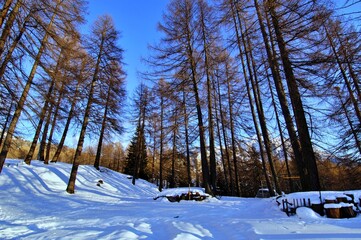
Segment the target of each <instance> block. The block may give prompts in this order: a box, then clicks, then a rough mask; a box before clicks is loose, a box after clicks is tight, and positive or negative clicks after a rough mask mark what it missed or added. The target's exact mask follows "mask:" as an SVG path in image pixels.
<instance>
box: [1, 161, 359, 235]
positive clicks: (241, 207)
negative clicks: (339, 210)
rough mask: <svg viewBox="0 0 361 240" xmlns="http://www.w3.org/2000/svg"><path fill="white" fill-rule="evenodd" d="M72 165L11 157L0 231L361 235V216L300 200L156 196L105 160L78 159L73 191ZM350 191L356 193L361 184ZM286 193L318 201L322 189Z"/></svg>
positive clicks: (3, 189)
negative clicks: (338, 214)
mask: <svg viewBox="0 0 361 240" xmlns="http://www.w3.org/2000/svg"><path fill="white" fill-rule="evenodd" d="M70 169H71V165H69V164H65V163H51V164H50V165H44V164H43V163H42V162H39V161H32V163H31V165H30V166H28V165H25V164H23V163H22V162H21V161H18V160H7V161H6V163H5V165H4V168H3V171H2V173H1V174H0V191H1V195H2V198H1V202H0V239H157V240H162V239H347V238H350V239H361V218H360V216H357V217H355V218H350V219H330V218H326V217H322V216H320V215H318V214H317V213H314V212H313V211H312V210H311V209H309V208H305V207H301V208H298V209H297V213H296V215H293V216H290V217H288V216H287V215H286V214H285V213H284V212H282V211H281V210H280V207H279V206H278V205H277V203H276V200H275V199H274V198H269V199H258V198H235V197H222V198H221V199H216V198H207V199H206V200H205V201H200V202H197V201H180V202H179V203H178V202H176V203H170V202H168V200H167V199H166V198H160V199H157V200H153V198H154V197H155V196H157V195H161V194H164V193H159V192H158V190H157V187H156V186H154V185H152V184H150V183H148V182H146V181H143V180H137V182H136V185H135V186H133V185H132V184H131V179H130V178H128V176H127V175H124V174H119V173H117V172H114V171H111V170H108V169H106V168H102V169H101V171H97V170H96V169H95V168H93V167H92V166H80V168H79V172H78V177H77V182H76V193H75V194H68V193H66V191H65V189H66V185H67V181H68V178H69V173H70ZM99 180H102V182H103V183H102V184H98V183H99ZM97 185H100V186H97ZM168 193H169V191H168ZM342 193H343V192H325V193H324V196H322V197H332V196H336V195H337V194H342ZM352 193H354V194H355V197H356V199H357V200H358V199H359V197H360V195H361V192H360V191H354V192H352ZM288 197H289V198H290V199H292V198H302V197H307V198H310V199H311V200H312V201H317V199H319V193H318V192H312V193H297V194H292V195H289V196H288Z"/></svg>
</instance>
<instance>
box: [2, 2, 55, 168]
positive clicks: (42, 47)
mask: <svg viewBox="0 0 361 240" xmlns="http://www.w3.org/2000/svg"><path fill="white" fill-rule="evenodd" d="M19 2H20V0H19ZM57 7H58V5H57ZM55 12H56V11H55ZM55 15H56V14H53V16H52V18H51V20H50V22H49V24H48V26H47V30H50V28H51V27H52V25H53V22H54V19H55ZM48 32H49V31H46V33H45V35H44V37H43V39H42V41H41V45H40V48H39V51H38V53H37V55H36V57H35V60H34V64H33V66H32V69H31V71H30V74H29V77H28V80H27V82H26V84H25V86H24V90H23V92H22V94H21V97H20V99H19V101H18V104H17V106H16V109H15V112H14V116H13V118H12V120H11V123H10V126H9V129H8V132H7V134H6V137H5V141H4V144H3V147H2V150H1V153H0V173H1V171H2V168H3V166H4V162H5V159H6V156H7V154H8V151H9V149H10V145H11V142H12V138H13V135H14V132H15V128H16V125H17V123H18V120H19V118H20V115H21V112H22V111H23V108H24V104H25V100H26V98H27V96H28V93H29V91H30V87H31V85H32V83H33V80H34V77H35V73H36V70H37V67H38V65H39V63H40V58H41V56H42V54H43V52H44V50H45V45H46V44H47V42H48V37H49V34H48ZM0 55H1V54H0Z"/></svg>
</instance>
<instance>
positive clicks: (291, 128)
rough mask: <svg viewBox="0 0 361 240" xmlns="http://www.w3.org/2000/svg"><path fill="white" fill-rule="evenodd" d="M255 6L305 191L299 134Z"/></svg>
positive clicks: (261, 19) (260, 16)
mask: <svg viewBox="0 0 361 240" xmlns="http://www.w3.org/2000/svg"><path fill="white" fill-rule="evenodd" d="M254 4H255V8H256V12H257V17H258V21H259V25H260V29H261V33H262V37H263V42H264V44H265V49H266V52H267V59H268V63H269V65H270V67H271V72H272V77H273V81H274V83H275V87H276V91H277V96H278V100H279V102H280V106H281V110H282V114H283V116H284V119H285V122H286V127H287V131H288V135H289V137H290V141H291V146H292V150H293V153H294V156H295V160H296V164H297V169H298V173H299V175H300V180H301V184H302V188H303V189H305V188H306V179H305V178H306V177H305V174H304V173H305V171H306V170H305V164H304V162H303V157H302V152H301V146H300V143H299V141H298V137H297V133H296V130H295V127H294V124H293V120H292V116H291V113H290V109H289V107H288V102H287V98H286V94H285V91H284V88H283V84H282V78H281V75H280V72H279V65H278V62H277V59H276V54H275V50H274V47H273V39H272V35H270V38H271V39H270V42H271V44H272V48H271V46H270V44H269V41H268V37H267V33H266V29H265V26H264V25H263V17H262V14H261V12H260V8H259V5H258V1H257V0H254ZM266 16H267V15H266ZM266 20H267V25H268V26H270V23H269V21H268V18H266Z"/></svg>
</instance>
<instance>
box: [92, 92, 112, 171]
mask: <svg viewBox="0 0 361 240" xmlns="http://www.w3.org/2000/svg"><path fill="white" fill-rule="evenodd" d="M110 91H111V87H110V86H108V92H107V100H106V103H105V109H104V113H103V120H102V126H101V129H100V136H99V141H98V147H97V153H96V155H95V160H94V167H95V168H96V169H97V170H99V169H100V168H99V166H100V156H101V153H102V146H103V138H104V132H105V128H106V122H107V117H108V108H109V101H110Z"/></svg>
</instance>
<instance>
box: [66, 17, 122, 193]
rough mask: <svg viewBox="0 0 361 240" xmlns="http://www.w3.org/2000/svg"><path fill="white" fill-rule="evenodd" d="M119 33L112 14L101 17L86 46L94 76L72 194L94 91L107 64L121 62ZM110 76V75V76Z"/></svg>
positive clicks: (72, 178)
mask: <svg viewBox="0 0 361 240" xmlns="http://www.w3.org/2000/svg"><path fill="white" fill-rule="evenodd" d="M118 39H119V33H118V31H117V30H116V29H115V26H114V23H113V20H112V18H111V17H110V16H108V15H104V16H101V17H99V18H98V19H97V20H96V21H95V23H94V25H93V26H92V30H91V35H90V36H89V38H88V40H87V43H85V48H86V49H87V50H88V54H89V55H90V56H91V57H92V59H93V64H94V65H93V68H92V76H91V81H90V89H89V93H88V99H87V104H86V108H85V111H84V116H83V121H82V126H81V130H80V135H79V140H78V144H77V147H76V150H75V154H74V158H73V166H72V170H71V173H70V178H69V182H68V186H67V189H66V191H67V192H68V193H70V194H72V193H74V192H75V181H76V175H77V172H78V168H79V160H78V159H79V157H80V154H81V152H82V149H83V145H84V140H85V134H86V130H87V126H88V123H89V118H90V116H91V111H92V106H93V104H94V100H95V99H94V93H95V91H96V87H97V86H99V85H98V84H99V83H102V82H104V81H105V80H106V79H107V76H108V75H107V74H110V73H109V72H107V71H105V69H106V68H105V66H107V65H111V64H112V62H113V61H116V62H118V63H119V64H121V62H122V52H123V51H122V49H121V48H120V47H119V46H118V45H117V41H118ZM108 77H109V76H108Z"/></svg>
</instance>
